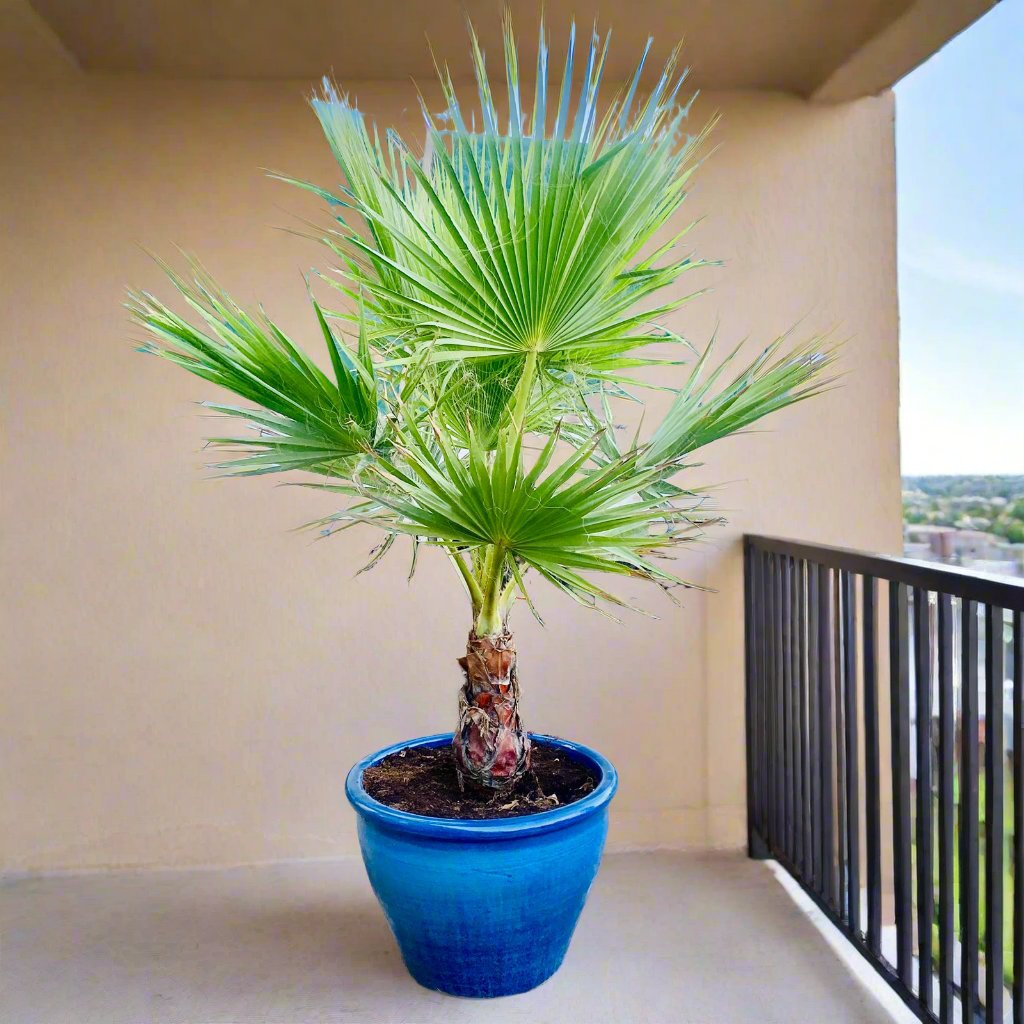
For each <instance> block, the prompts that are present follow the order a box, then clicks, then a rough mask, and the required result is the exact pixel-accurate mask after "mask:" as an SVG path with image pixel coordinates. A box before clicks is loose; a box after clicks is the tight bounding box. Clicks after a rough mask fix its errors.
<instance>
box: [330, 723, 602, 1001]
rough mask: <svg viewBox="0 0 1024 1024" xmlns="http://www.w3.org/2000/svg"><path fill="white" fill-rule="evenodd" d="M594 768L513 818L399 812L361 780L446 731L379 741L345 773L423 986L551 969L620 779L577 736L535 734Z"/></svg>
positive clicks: (518, 978) (405, 954) (522, 978)
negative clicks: (559, 798) (539, 808)
mask: <svg viewBox="0 0 1024 1024" xmlns="http://www.w3.org/2000/svg"><path fill="white" fill-rule="evenodd" d="M533 738H534V739H535V740H539V741H541V742H543V743H547V744H550V745H551V746H554V747H557V748H559V749H560V750H562V751H564V752H565V753H566V755H568V756H569V757H572V758H575V759H576V760H578V761H582V762H583V763H584V764H586V765H587V766H588V767H590V768H591V769H593V770H594V772H595V774H597V775H598V777H599V782H598V784H597V786H596V788H595V789H594V791H593V792H592V793H588V794H587V795H586V796H585V797H584V798H583V799H582V800H578V801H577V802H576V803H573V804H567V805H566V806H565V807H557V808H555V809H554V810H551V811H543V812H541V813H540V814H524V815H522V816H521V817H518V818H490V819H485V820H482V821H462V820H459V819H455V818H428V817H426V816H424V815H419V814H409V813H408V812H406V811H399V810H395V809H394V808H392V807H387V806H386V805H384V804H382V803H379V802H378V801H376V800H374V799H373V798H372V797H370V796H369V795H368V794H367V792H366V790H365V789H363V781H362V780H363V771H364V770H365V769H366V768H367V767H369V766H370V765H372V764H376V763H377V762H379V761H381V760H383V759H384V758H385V757H387V756H388V754H393V753H395V752H396V751H399V750H402V749H403V748H405V747H441V746H445V745H447V744H449V743H451V741H452V737H451V734H450V733H442V734H440V735H437V736H424V737H422V738H420V739H417V740H412V741H411V742H408V743H398V744H396V745H395V746H393V747H387V748H386V749H384V750H379V751H377V753H376V754H371V755H370V756H369V757H367V758H364V759H363V760H362V761H360V762H359V763H358V764H357V765H356V766H355V767H354V768H353V769H352V770H351V771H350V772H349V774H348V780H347V781H346V784H345V792H346V794H347V796H348V798H349V800H350V801H351V803H352V806H353V807H355V809H356V811H357V812H358V815H359V845H360V847H361V849H362V851H363V861H364V862H365V864H366V873H367V874H368V875H369V876H370V884H371V885H372V886H373V891H374V892H375V893H376V894H377V899H379V900H380V904H381V906H382V907H383V908H384V914H385V916H386V917H387V919H388V923H389V924H390V925H391V930H392V932H394V935H395V939H396V940H397V941H398V948H399V949H400V950H401V952H402V959H403V960H404V961H405V965H406V967H408V969H409V973H410V974H411V975H412V976H413V977H414V978H415V979H416V980H417V981H418V982H419V983H420V984H421V985H424V986H425V987H426V988H431V989H438V990H440V991H441V992H448V993H450V994H451V995H456V996H472V997H476V998H486V997H491V996H509V995H514V994H515V993H517V992H526V991H528V990H529V989H531V988H535V987H536V986H537V985H539V984H540V983H541V982H542V981H545V980H546V979H547V978H550V977H551V975H552V974H554V973H555V971H556V970H558V967H559V965H560V964H561V962H562V959H563V957H564V956H565V951H566V949H568V947H569V940H570V939H571V938H572V933H573V930H574V929H575V927H576V921H577V920H578V919H579V916H580V911H581V910H582V909H583V903H584V901H585V900H586V898H587V892H588V890H589V889H590V884H591V882H593V880H594V876H595V875H596V874H597V867H598V864H599V863H600V861H601V851H602V849H603V848H604V840H605V836H606V834H607V832H608V804H609V802H610V801H611V798H612V796H613V795H614V793H615V789H616V786H617V785H618V779H617V777H616V774H615V769H614V768H613V767H612V766H611V763H610V762H609V761H607V760H606V759H605V758H603V757H602V756H601V755H600V754H598V753H596V752H595V751H593V750H589V749H588V748H587V747H582V746H579V745H578V744H575V743H569V742H567V741H566V740H560V739H556V738H554V737H553V736H534V737H533Z"/></svg>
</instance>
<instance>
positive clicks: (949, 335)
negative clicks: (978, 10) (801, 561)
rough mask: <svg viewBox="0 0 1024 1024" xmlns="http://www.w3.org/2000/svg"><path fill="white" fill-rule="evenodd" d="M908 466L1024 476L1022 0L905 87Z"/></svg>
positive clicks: (903, 418)
mask: <svg viewBox="0 0 1024 1024" xmlns="http://www.w3.org/2000/svg"><path fill="white" fill-rule="evenodd" d="M896 180H897V211H898V222H899V234H898V243H897V246H898V260H899V300H900V392H901V395H900V432H901V437H902V442H901V443H902V462H903V473H904V474H905V475H917V474H925V473H1021V474H1024V0H1002V3H1000V4H998V5H997V6H996V7H995V8H994V9H993V10H992V11H990V12H989V13H988V14H986V15H985V16H984V17H983V18H982V19H981V20H980V21H978V22H976V23H975V24H974V25H972V26H971V27H970V28H969V29H967V31H966V32H963V33H962V34H961V35H959V36H957V38H955V39H954V40H952V42H950V43H949V44H948V45H947V46H946V47H945V49H943V50H941V51H940V52H939V53H937V54H936V55H935V56H934V57H932V58H931V60H929V61H928V62H927V63H925V64H923V65H922V66H921V67H919V68H918V69H917V70H916V71H914V72H912V73H911V74H910V75H908V76H907V77H906V78H905V79H903V81H902V82H900V83H899V84H898V85H897V86H896Z"/></svg>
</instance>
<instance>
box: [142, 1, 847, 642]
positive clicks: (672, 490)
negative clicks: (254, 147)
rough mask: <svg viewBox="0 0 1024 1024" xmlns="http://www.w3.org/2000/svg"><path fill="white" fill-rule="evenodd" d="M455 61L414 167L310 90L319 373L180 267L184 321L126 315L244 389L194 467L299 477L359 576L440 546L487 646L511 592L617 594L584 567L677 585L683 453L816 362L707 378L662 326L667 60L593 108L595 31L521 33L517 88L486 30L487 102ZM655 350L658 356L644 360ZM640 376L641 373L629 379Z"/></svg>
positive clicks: (687, 158) (197, 273) (694, 135)
mask: <svg viewBox="0 0 1024 1024" xmlns="http://www.w3.org/2000/svg"><path fill="white" fill-rule="evenodd" d="M471 46H472V52H473V64H474V69H475V76H476V97H475V106H474V107H473V109H470V108H468V107H467V108H464V107H463V105H462V102H461V99H460V96H459V94H458V91H457V90H456V88H455V85H454V83H453V81H452V78H451V76H450V74H449V73H448V71H447V70H446V69H444V68H443V67H442V68H439V76H440V81H441V89H442V93H443V97H444V103H445V110H444V111H443V112H442V113H440V114H434V113H431V112H430V111H429V110H428V109H427V107H426V106H425V105H424V106H423V115H424V123H425V132H426V145H425V148H424V150H423V152H422V153H416V152H415V151H414V148H413V147H412V146H410V145H409V144H408V143H407V142H406V141H404V140H403V139H402V138H400V137H399V135H398V134H397V133H396V132H394V131H391V130H387V131H383V132H382V131H381V130H379V129H378V128H377V127H376V126H375V125H373V124H372V123H370V122H369V121H368V120H367V119H366V117H365V116H364V115H363V114H362V113H361V112H360V110H359V109H358V107H357V106H356V104H355V102H354V101H353V100H351V99H350V98H349V97H348V96H345V95H343V94H339V92H338V91H337V90H336V89H335V88H334V86H333V85H331V84H330V83H329V82H325V83H324V86H323V89H322V91H321V92H320V94H319V95H318V96H316V97H315V98H314V99H313V101H312V102H313V108H314V110H315V112H316V115H317V117H318V118H319V120H320V124H321V126H322V128H323V131H324V134H325V136H326V138H327V141H328V143H329V145H330V147H331V149H332V151H333V153H334V155H335V157H336V158H337V161H338V165H339V168H340V171H341V174H342V176H343V179H344V180H343V182H342V183H341V184H340V185H338V186H337V187H334V188H330V189H328V188H321V187H320V186H318V185H314V184H311V183H308V182H299V181H294V182H293V183H294V184H296V185H298V186H299V187H301V188H303V189H306V190H308V191H311V192H313V193H314V194H316V195H318V196H320V197H321V198H322V199H324V200H325V201H326V202H327V204H328V206H329V209H330V212H331V216H332V218H333V221H332V227H331V228H330V229H329V230H327V231H326V232H324V233H323V235H322V240H323V242H324V243H325V244H326V246H327V248H328V251H329V252H330V253H331V255H332V257H333V260H332V262H333V263H334V265H333V266H332V267H330V268H329V269H328V271H327V272H326V273H324V274H323V277H322V280H325V281H328V282H329V283H330V284H331V285H332V286H333V287H334V288H335V289H337V290H338V291H340V293H341V295H342V296H343V298H344V302H343V308H339V309H329V308H326V307H324V306H322V305H321V304H320V303H319V302H318V301H317V300H316V299H315V298H313V297H312V295H311V296H310V300H311V305H312V316H311V318H310V322H311V324H315V330H316V333H317V334H318V335H319V336H320V337H319V339H318V343H319V341H322V342H323V343H324V344H325V346H326V349H327V356H328V358H329V362H330V374H328V373H326V372H324V371H323V370H321V369H320V368H319V366H318V365H317V364H316V363H315V362H314V361H313V360H312V359H311V358H310V357H309V356H308V355H307V354H306V353H305V352H304V351H303V350H302V349H301V348H300V347H299V346H298V345H297V344H295V343H294V342H293V341H292V340H291V339H290V338H289V337H288V336H287V335H286V334H285V333H284V331H282V330H281V328H280V327H279V326H278V325H277V324H275V323H274V322H273V321H272V320H271V319H270V318H269V317H267V316H266V314H265V313H263V311H262V310H260V311H259V313H258V314H255V315H253V314H249V313H246V312H245V311H244V310H242V309H241V308H240V307H239V306H238V305H237V304H236V303H235V302H233V301H232V300H231V299H230V298H229V297H228V296H226V295H225V294H224V293H223V292H222V291H221V290H220V289H219V288H217V287H216V285H215V284H214V283H213V282H212V281H211V280H210V278H209V276H208V275H207V274H206V273H205V272H204V271H202V269H201V268H199V267H198V266H197V265H194V264H193V265H192V267H191V274H190V275H189V276H188V277H187V278H182V277H179V276H177V275H175V274H174V273H172V272H170V271H168V273H169V274H170V277H171V281H172V283H173V285H174V287H175V288H176V290H177V292H178V294H179V296H180V297H181V298H182V299H183V300H184V301H185V302H186V303H187V304H188V306H189V307H190V308H191V310H192V312H193V313H194V314H196V316H197V318H198V320H199V321H200V322H201V326H200V327H195V326H193V325H191V324H190V323H189V322H188V320H187V319H185V318H184V317H182V316H179V315H178V314H177V313H175V312H174V311H172V310H171V309H170V308H169V307H167V306H165V305H164V304H163V303H162V302H160V301H159V300H157V299H156V298H154V297H153V296H152V295H150V294H148V293H134V294H133V295H132V298H131V301H130V303H129V309H130V310H131V313H132V316H133V318H134V320H135V322H136V323H137V324H138V325H139V326H141V327H142V328H143V330H144V331H145V332H146V335H147V338H148V341H147V342H146V344H145V345H144V348H145V350H146V351H151V352H155V353H156V354H158V355H160V356H162V357H163V358H165V359H167V360H169V361H170V362H173V363H175V364H177V365H179V366H181V367H183V368H184V369H186V370H188V371H189V372H190V373H193V374H195V375H196V376H198V377H201V378H202V379H204V380H206V381H209V382H210V383H212V384H214V385H216V386H218V387H221V388H224V389H226V390H227V391H229V392H232V393H234V394H235V395H237V396H239V397H240V398H241V399H242V400H243V403H244V404H241V405H236V404H234V403H233V402H230V401H229V402H225V401H220V400H215V401H211V402H207V403H206V405H207V407H208V408H210V409H211V410H213V411H214V412H217V413H220V414H223V415H225V416H228V417H231V418H233V419H242V420H244V421H246V422H247V423H248V424H249V425H250V427H251V428H252V429H253V430H254V434H252V435H250V436H244V437H215V438H213V439H211V440H212V441H213V442H214V443H215V444H216V445H218V446H220V447H221V448H224V449H228V450H229V452H230V454H231V455H232V457H231V458H227V459H226V460H225V461H223V462H219V463H217V464H216V465H217V466H218V468H220V469H223V470H224V471H225V472H227V473H234V474H242V475H251V474H259V473H271V472H284V471H289V470H302V471H305V472H308V473H312V474H315V477H314V478H311V479H309V480H307V481H305V482H306V483H307V485H308V486H315V487H316V488H317V489H318V490H320V491H321V492H322V493H325V494H330V495H332V497H337V496H340V497H342V498H343V499H344V501H345V506H344V507H343V508H342V509H341V510H340V511H337V512H334V513H332V514H329V515H327V516H322V517H321V518H319V519H318V520H317V521H316V522H315V523H313V524H311V525H312V526H314V527H315V528H316V529H318V530H319V531H320V532H321V533H322V534H325V535H328V534H333V533H335V532H337V531H339V530H346V529H349V528H352V527H356V526H360V525H369V526H371V527H373V528H375V529H377V530H379V531H382V532H383V539H382V540H381V541H380V543H378V544H377V545H376V547H374V548H373V550H372V551H371V554H370V558H369V562H368V564H367V566H366V568H372V567H373V566H375V565H376V564H378V563H379V561H380V560H381V559H382V558H383V557H384V556H385V555H386V554H387V553H388V552H389V551H391V550H393V549H394V547H395V540H396V538H398V537H402V536H408V537H409V538H411V542H412V546H413V562H412V568H413V569H415V565H416V557H417V553H418V552H419V550H420V548H421V547H422V546H423V545H432V546H434V547H437V548H440V549H441V550H442V551H443V552H444V554H445V555H446V556H447V557H448V558H449V560H450V561H451V562H452V564H453V565H454V567H455V568H456V570H457V571H458V573H459V577H460V579H461V580H462V582H463V584H464V585H465V588H466V591H467V594H468V596H469V598H470V602H471V605H472V609H473V613H474V617H475V619H474V621H475V628H476V630H477V632H478V634H479V635H481V636H483V635H493V634H494V633H495V632H496V631H499V630H501V629H502V628H504V620H505V617H506V616H507V615H508V612H509V609H510V607H511V604H512V603H513V602H514V601H515V599H516V598H517V597H524V598H526V600H527V601H528V602H529V603H530V607H531V608H534V605H533V602H532V600H531V599H530V595H528V594H527V591H526V587H527V579H528V578H529V579H531V580H532V579H538V578H539V579H543V580H546V581H548V582H549V583H551V584H553V585H554V586H555V587H556V588H557V589H559V590H561V591H562V592H563V593H565V594H568V595H569V596H570V597H572V598H573V599H574V600H576V601H579V602H582V603H583V604H585V605H588V606H594V607H596V606H599V605H601V604H612V605H624V604H625V603H626V602H625V601H624V600H623V599H622V598H620V597H618V596H616V595H614V594H613V593H611V592H610V591H609V590H606V589H605V588H604V587H603V586H601V585H599V584H598V583H597V582H595V576H596V575H597V574H610V575H613V576H618V577H632V578H635V579H640V580H643V581H646V582H654V583H656V584H658V585H660V586H662V587H664V588H666V589H670V588H673V587H677V586H689V585H690V584H688V583H686V582H685V580H684V579H683V578H682V577H681V576H679V575H677V574H676V573H674V572H671V571H669V569H668V568H667V567H666V560H667V558H668V557H670V556H671V554H672V553H673V551H674V549H676V548H677V547H679V546H680V545H682V544H685V543H688V542H691V541H693V540H695V539H697V538H699V537H700V536H702V534H703V532H704V531H705V529H706V528H708V527H709V526H711V525H713V524H715V523H716V522H718V521H719V520H718V517H717V515H716V514H715V513H714V512H713V510H712V509H711V508H710V507H709V503H708V496H707V495H706V494H705V493H702V492H701V491H699V490H696V489H693V488H688V487H687V486H686V485H685V483H684V482H682V480H683V476H684V472H685V470H686V468H687V466H688V465H689V464H691V456H692V454H693V453H694V452H697V451H698V450H701V449H703V448H705V447H706V446H707V445H708V444H710V443H711V442H713V441H716V440H718V439H720V438H722V437H725V436H727V435H730V434H733V433H736V432H737V431H742V430H745V429H747V428H749V427H750V426H751V425H753V424H754V423H755V422H757V421H759V420H760V419H761V418H762V417H764V416H766V415H768V414H770V413H773V412H776V411H778V410H780V409H782V408H784V407H786V406H788V405H791V404H793V403H794V402H799V401H802V400H803V399H805V398H809V397H811V396H813V395H817V394H820V393H821V392H822V391H823V390H825V389H826V388H827V387H828V386H829V385H830V384H831V383H832V379H831V378H830V377H828V376H827V371H828V369H829V367H830V366H831V365H832V363H833V361H834V359H835V350H834V348H833V347H832V346H831V344H830V343H829V342H828V340H827V339H821V338H815V339H812V340H811V341H809V342H808V343H806V344H805V345H802V346H798V347H796V348H787V342H786V339H785V338H781V339H777V340H776V341H774V342H773V343H772V344H771V345H769V346H768V347H767V348H766V349H765V350H764V351H763V352H761V353H760V354H759V355H758V356H757V357H756V358H755V359H754V360H753V361H751V362H749V363H747V364H740V362H739V361H740V356H739V350H738V349H737V350H736V351H734V352H733V353H732V354H730V355H728V356H726V358H725V359H723V360H722V361H721V362H720V363H717V364H716V363H714V362H713V358H714V356H713V346H708V348H707V349H706V350H704V351H703V353H698V352H697V351H696V349H695V348H694V347H693V346H692V345H690V344H689V343H687V342H685V341H684V340H683V338H682V337H681V336H680V335H678V334H676V333H675V332H672V331H669V330H667V329H666V328H665V327H663V326H662V325H661V320H662V319H663V318H664V317H665V316H666V314H668V313H670V312H672V311H674V310H676V309H678V308H679V307H680V306H681V305H682V304H684V303H685V302H688V301H690V300H691V299H692V298H694V297H695V296H696V295H699V294H700V293H701V289H699V288H697V289H693V290H691V289H689V288H687V287H684V286H683V280H684V275H686V274H688V273H689V272H690V271H693V270H699V269H700V268H701V267H702V266H705V265H707V262H706V261H703V260H701V259H699V258H698V257H697V256H695V255H694V254H693V253H692V252H691V251H690V250H689V249H688V248H687V232H688V228H687V227H685V226H683V227H682V228H681V229H679V230H675V231H674V232H672V233H670V234H668V235H667V237H666V235H665V234H664V233H663V232H664V229H665V227H666V225H667V224H668V223H669V221H671V220H673V219H676V218H677V217H678V215H679V213H680V207H681V204H682V203H683V201H684V199H685V196H686V192H687V189H688V187H689V181H690V177H691V175H692V174H693V171H694V170H695V168H696V167H697V166H698V164H699V162H700V159H701V156H700V154H701V149H702V144H703V141H704V139H705V137H706V135H707V131H708V130H709V127H710V126H708V127H707V128H704V129H701V130H698V131H696V132H690V131H689V130H688V128H687V117H688V111H689V106H688V104H687V103H681V102H680V99H679V97H680V94H681V90H682V88H683V85H684V82H685V77H686V73H685V71H684V70H681V69H680V68H679V65H678V52H673V53H672V55H671V56H670V57H669V59H668V60H667V62H666V64H665V66H664V68H663V70H662V72H661V74H660V76H659V77H658V78H657V80H656V82H655V84H654V86H653V87H652V88H651V90H650V91H649V92H648V93H647V95H646V97H645V98H643V99H641V98H640V82H641V75H642V74H643V71H644V65H645V62H646V60H647V58H648V55H649V52H650V45H648V47H647V49H646V50H645V51H644V53H643V55H642V57H641V59H640V61H639V62H638V64H637V67H636V71H635V74H634V75H633V77H632V78H631V79H630V81H629V82H628V83H627V84H626V86H625V87H624V88H623V89H622V90H621V91H620V92H619V94H618V95H617V96H615V97H614V98H613V99H612V100H611V101H610V102H607V103H606V102H605V100H604V98H603V97H601V96H600V86H601V78H602V69H603V66H604V61H605V54H606V51H607V40H604V41H602V40H601V39H600V37H599V36H598V35H597V34H596V32H595V33H593V34H592V35H591V37H590V39H589V42H588V44H587V45H586V46H585V47H583V56H582V61H577V52H576V51H577V45H576V33H575V29H573V30H572V32H571V33H570V37H569V45H568V48H567V55H566V60H565V63H564V66H563V67H562V69H561V74H560V75H559V76H554V75H552V74H551V72H550V70H549V67H548V63H549V61H548V56H549V51H548V46H547V36H546V33H545V30H544V27H543V25H542V26H541V29H540V38H539V44H538V57H537V66H536V73H535V75H534V76H533V77H534V79H535V83H536V84H535V86H534V87H533V92H532V95H531V96H530V97H529V98H527V97H525V96H524V95H523V90H522V88H521V84H520V65H519V59H518V52H517V46H516V41H515V35H514V33H513V30H512V26H511V22H510V20H509V19H508V17H507V15H506V20H505V30H504V54H503V57H504V62H503V64H504V81H503V83H502V85H501V90H502V91H503V92H504V94H505V95H506V96H507V109H506V110H505V111H504V112H501V111H499V109H498V105H497V103H496V102H495V99H494V92H495V88H494V87H492V82H491V79H490V78H489V76H488V72H487V68H486V64H485V60H484V54H483V52H482V50H481V48H480V45H479V41H478V39H477V37H476V35H475V34H474V33H472V31H471ZM580 67H582V75H581V76H580V75H579V74H578V72H579V71H580ZM279 177H281V176H280V175H279ZM285 180H292V179H287V178H286V179H285ZM686 280H689V278H686ZM346 334H347V335H354V338H353V340H352V341H351V342H348V341H346V340H345V337H344V336H343V335H346ZM666 342H667V343H668V344H669V345H674V346H675V347H676V349H677V350H678V352H679V354H680V358H679V359H676V358H666V357H665V355H664V354H663V352H659V351H653V350H652V348H651V347H652V346H655V345H664V343H666ZM691 358H692V360H693V361H692V362H690V363H689V364H687V365H684V362H683V361H684V360H689V359H691ZM737 365H739V366H740V368H739V369H738V370H737V369H736V368H735V367H736V366H737ZM651 368H656V369H657V370H658V371H659V372H658V374H657V379H656V381H653V382H652V381H651V380H648V379H642V378H643V373H642V371H644V370H645V369H646V370H650V369H651ZM680 380H681V382H682V383H681V386H675V385H676V384H677V383H678V382H679V381H680ZM641 387H645V388H646V387H659V388H662V389H667V390H671V391H672V392H673V399H672V402H671V405H670V408H669V410H668V412H667V414H666V416H665V418H664V419H663V420H662V422H661V423H659V424H657V425H655V426H654V428H653V430H652V431H650V432H647V428H646V427H645V426H644V425H643V424H642V426H641V428H640V429H638V430H637V431H636V433H635V435H634V436H632V437H631V438H630V439H629V440H628V441H627V442H625V443H623V439H624V437H625V434H624V432H623V431H620V430H618V429H617V427H616V424H615V417H614V414H613V408H614V407H613V403H614V402H617V401H631V402H636V401H638V400H639V399H638V397H637V394H638V393H639V388H641ZM534 611H535V614H536V609H534Z"/></svg>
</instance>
